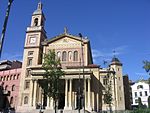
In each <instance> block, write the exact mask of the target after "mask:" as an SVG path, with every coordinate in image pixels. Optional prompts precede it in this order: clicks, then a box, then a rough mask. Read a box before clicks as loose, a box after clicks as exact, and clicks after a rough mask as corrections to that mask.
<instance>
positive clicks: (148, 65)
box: [143, 60, 150, 73]
mask: <svg viewBox="0 0 150 113" xmlns="http://www.w3.org/2000/svg"><path fill="white" fill-rule="evenodd" d="M143 63H144V66H143V68H144V69H145V71H146V72H147V73H149V71H150V62H149V61H147V60H145V61H143Z"/></svg>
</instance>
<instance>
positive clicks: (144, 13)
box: [0, 0, 150, 81]
mask: <svg viewBox="0 0 150 113" xmlns="http://www.w3.org/2000/svg"><path fill="white" fill-rule="evenodd" d="M41 1H42V3H43V12H44V14H45V17H46V24H45V29H46V31H47V36H48V37H49V38H51V37H54V36H57V35H59V34H61V33H63V29H64V27H67V28H68V32H69V34H72V35H78V33H82V35H83V36H84V37H88V38H89V39H90V43H91V48H92V55H93V59H94V63H95V64H98V65H101V67H105V66H104V64H103V61H104V60H107V61H108V62H110V61H111V59H112V57H113V55H114V54H113V51H116V52H115V55H116V57H118V58H119V60H120V61H121V62H122V63H123V74H124V75H125V74H128V75H129V79H131V80H134V81H135V80H138V79H141V78H144V79H147V78H148V77H149V75H148V74H147V73H146V72H145V70H144V69H143V68H142V67H143V60H150V1H149V0H41ZM7 2H8V0H0V33H1V31H2V26H3V22H4V18H5V13H6V8H7ZM38 2H39V0H14V2H13V4H12V7H11V12H10V16H9V21H8V25H7V31H6V35H5V40H4V45H3V52H2V57H1V60H4V59H8V60H20V61H22V57H23V49H24V41H25V34H26V28H27V27H28V26H30V22H31V16H32V13H33V12H34V11H35V10H36V8H37V4H38ZM0 35H1V34H0Z"/></svg>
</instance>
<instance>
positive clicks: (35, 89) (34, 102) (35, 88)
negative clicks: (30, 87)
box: [33, 80, 37, 107]
mask: <svg viewBox="0 0 150 113" xmlns="http://www.w3.org/2000/svg"><path fill="white" fill-rule="evenodd" d="M36 91H37V80H34V92H33V107H36V93H37V92H36Z"/></svg>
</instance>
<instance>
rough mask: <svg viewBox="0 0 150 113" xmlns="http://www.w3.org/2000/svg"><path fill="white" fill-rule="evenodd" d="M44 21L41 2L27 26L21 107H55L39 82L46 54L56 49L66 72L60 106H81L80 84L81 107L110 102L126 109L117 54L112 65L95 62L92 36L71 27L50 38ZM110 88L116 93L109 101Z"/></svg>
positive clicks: (94, 107) (105, 106)
mask: <svg viewBox="0 0 150 113" xmlns="http://www.w3.org/2000/svg"><path fill="white" fill-rule="evenodd" d="M44 25H45V16H44V13H43V11H42V3H41V2H40V3H39V4H38V7H37V9H36V10H35V11H34V12H33V14H32V17H31V25H30V26H29V27H27V30H26V38H25V45H24V53H23V64H22V72H21V74H22V75H21V79H20V80H21V82H20V90H19V91H20V93H19V102H18V107H17V111H20V112H34V113H36V109H38V105H41V106H42V107H43V108H44V109H45V112H46V111H48V110H54V101H53V98H49V97H47V96H45V95H44V92H43V90H42V88H41V86H40V85H39V83H40V82H41V81H42V80H43V76H44V74H45V71H44V70H43V69H42V63H43V54H46V53H47V52H48V50H55V53H56V55H57V57H59V58H60V61H61V66H62V70H63V71H64V72H65V75H64V76H63V77H62V78H61V87H62V88H61V89H62V90H61V92H60V97H59V98H58V103H57V104H58V109H61V110H63V112H64V113H69V112H70V111H73V110H74V111H76V110H78V106H79V99H78V96H79V93H78V92H79V88H80V89H81V91H80V96H81V98H80V103H81V110H83V109H85V111H88V112H91V111H97V112H98V111H106V110H109V108H110V105H111V109H112V110H113V111H114V110H125V103H124V90H123V89H124V88H123V77H122V63H121V62H120V61H119V59H118V58H116V57H114V58H113V59H112V61H111V63H110V64H109V66H108V68H101V67H100V66H98V65H95V64H93V58H92V53H91V46H90V40H89V39H88V38H85V37H82V36H78V35H76V36H75V35H71V34H69V33H68V31H67V28H65V29H64V33H62V34H60V35H58V36H55V37H52V38H47V35H46V31H45V29H44ZM108 92H109V93H110V94H111V95H112V101H111V103H110V104H108V103H107V102H106V101H105V98H107V97H106V96H107V93H108Z"/></svg>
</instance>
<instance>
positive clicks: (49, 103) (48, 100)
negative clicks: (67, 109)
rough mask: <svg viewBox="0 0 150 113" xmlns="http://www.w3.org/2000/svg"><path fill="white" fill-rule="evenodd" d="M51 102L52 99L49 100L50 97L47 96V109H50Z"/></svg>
mask: <svg viewBox="0 0 150 113" xmlns="http://www.w3.org/2000/svg"><path fill="white" fill-rule="evenodd" d="M49 101H50V99H49V97H48V96H47V106H46V109H49V105H50V103H49Z"/></svg>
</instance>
